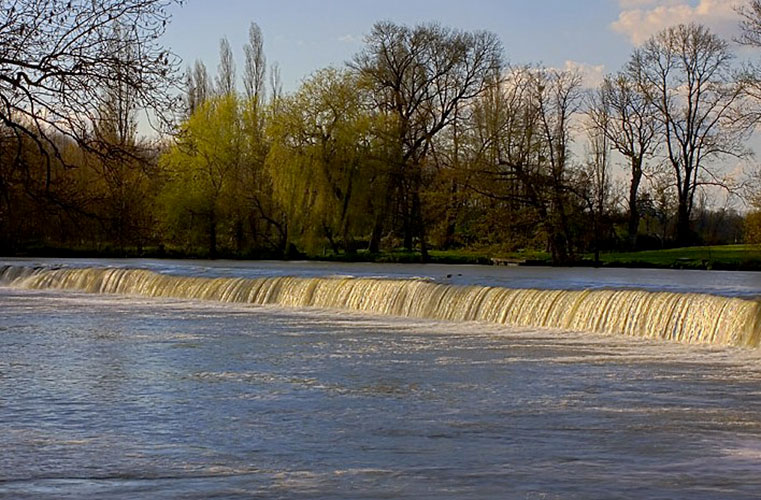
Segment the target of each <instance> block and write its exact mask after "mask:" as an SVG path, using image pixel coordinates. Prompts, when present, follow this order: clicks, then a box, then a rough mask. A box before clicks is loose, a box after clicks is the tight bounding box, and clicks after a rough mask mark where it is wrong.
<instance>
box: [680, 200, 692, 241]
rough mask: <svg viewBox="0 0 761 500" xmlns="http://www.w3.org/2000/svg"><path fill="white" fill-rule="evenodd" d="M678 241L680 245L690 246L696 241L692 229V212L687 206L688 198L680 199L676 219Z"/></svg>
mask: <svg viewBox="0 0 761 500" xmlns="http://www.w3.org/2000/svg"><path fill="white" fill-rule="evenodd" d="M676 243H677V245H678V246H689V245H691V244H692V243H694V237H693V233H692V229H691V228H690V212H689V210H688V208H687V200H686V199H680V200H679V207H678V209H677V219H676Z"/></svg>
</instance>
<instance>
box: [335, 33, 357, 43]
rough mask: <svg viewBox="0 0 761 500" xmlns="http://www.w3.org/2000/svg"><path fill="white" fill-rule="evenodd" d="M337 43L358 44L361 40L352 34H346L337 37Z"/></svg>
mask: <svg viewBox="0 0 761 500" xmlns="http://www.w3.org/2000/svg"><path fill="white" fill-rule="evenodd" d="M338 41H339V42H342V43H359V42H361V41H362V39H361V38H359V37H356V36H354V35H352V34H348V35H343V36H340V37H338Z"/></svg>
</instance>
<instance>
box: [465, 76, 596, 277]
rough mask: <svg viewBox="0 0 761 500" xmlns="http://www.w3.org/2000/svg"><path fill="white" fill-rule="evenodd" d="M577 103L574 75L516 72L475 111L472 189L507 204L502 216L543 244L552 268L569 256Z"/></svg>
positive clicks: (577, 83) (578, 87)
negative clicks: (518, 223)
mask: <svg viewBox="0 0 761 500" xmlns="http://www.w3.org/2000/svg"><path fill="white" fill-rule="evenodd" d="M581 97H582V94H581V78H580V76H579V75H578V74H577V73H575V72H567V71H558V70H552V69H547V68H534V67H522V68H513V69H512V70H511V71H510V72H509V73H508V74H507V76H506V78H505V79H504V80H501V81H500V84H499V85H498V86H493V87H492V88H491V89H490V90H489V91H488V92H486V93H485V94H484V96H483V98H481V99H479V100H478V101H477V103H476V105H475V106H474V107H475V112H474V120H475V123H474V127H475V129H476V135H477V142H478V143H479V144H481V146H480V148H479V151H478V153H477V156H476V158H475V159H474V163H475V164H476V165H477V167H476V168H477V169H478V170H479V174H480V175H479V177H480V178H481V180H480V182H477V183H474V185H473V186H472V187H473V189H475V190H477V191H478V192H479V193H481V194H483V195H485V196H488V197H491V198H494V199H498V200H501V201H504V202H505V203H507V204H508V206H507V208H509V213H507V214H505V217H511V218H513V217H514V218H515V219H516V220H521V221H522V224H523V226H524V228H523V229H524V231H526V232H530V233H533V234H534V235H536V236H537V237H541V238H543V239H544V241H545V242H546V246H547V248H548V250H549V251H550V253H551V254H552V259H553V262H555V263H558V264H563V263H567V262H568V261H569V260H571V258H572V253H573V247H572V240H573V235H572V230H571V224H570V219H569V216H570V213H569V211H570V208H571V207H569V201H570V200H569V198H570V195H571V194H572V192H571V190H570V185H569V184H570V180H571V179H570V177H571V176H570V166H571V164H570V163H571V162H570V152H569V149H570V144H571V122H572V120H573V117H574V115H575V114H576V113H577V112H578V111H579V108H580V105H581ZM517 214H520V215H517Z"/></svg>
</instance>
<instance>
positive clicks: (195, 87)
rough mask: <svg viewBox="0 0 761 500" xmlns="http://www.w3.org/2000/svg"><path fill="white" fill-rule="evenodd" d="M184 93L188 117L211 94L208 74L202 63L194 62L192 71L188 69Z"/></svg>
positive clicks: (199, 61)
mask: <svg viewBox="0 0 761 500" xmlns="http://www.w3.org/2000/svg"><path fill="white" fill-rule="evenodd" d="M185 81H186V83H185V87H186V88H185V92H186V110H185V111H186V113H187V115H188V116H190V115H192V114H193V112H194V111H195V110H196V109H197V108H198V107H199V106H200V105H201V104H203V103H204V102H206V100H207V99H208V98H209V97H211V95H212V93H213V89H212V83H211V80H210V78H209V72H208V71H207V70H206V65H205V64H204V63H203V61H201V60H200V59H199V60H196V62H195V64H194V65H193V69H190V68H188V69H187V72H186V74H185Z"/></svg>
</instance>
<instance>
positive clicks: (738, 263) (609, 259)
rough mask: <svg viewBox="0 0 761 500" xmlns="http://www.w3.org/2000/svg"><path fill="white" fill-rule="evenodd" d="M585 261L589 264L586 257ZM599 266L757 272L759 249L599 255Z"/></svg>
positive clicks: (730, 247) (724, 247) (760, 261)
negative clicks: (600, 264)
mask: <svg viewBox="0 0 761 500" xmlns="http://www.w3.org/2000/svg"><path fill="white" fill-rule="evenodd" d="M585 260H592V256H591V255H586V256H585ZM600 261H601V263H602V265H603V266H611V267H657V268H674V269H728V270H729V269H741V270H761V245H716V246H702V247H685V248H670V249H666V250H648V251H642V252H617V253H603V254H601V255H600Z"/></svg>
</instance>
